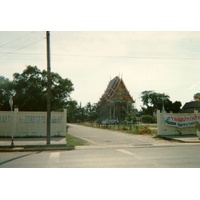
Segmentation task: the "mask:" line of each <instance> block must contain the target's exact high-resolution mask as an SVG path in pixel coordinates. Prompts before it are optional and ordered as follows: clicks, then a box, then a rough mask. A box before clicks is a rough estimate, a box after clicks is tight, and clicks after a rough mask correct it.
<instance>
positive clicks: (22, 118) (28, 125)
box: [0, 109, 67, 137]
mask: <svg viewBox="0 0 200 200" xmlns="http://www.w3.org/2000/svg"><path fill="white" fill-rule="evenodd" d="M66 116H67V112H66V110H64V112H52V113H51V136H57V135H60V136H65V135H66V121H67V120H66ZM46 121H47V113H46V112H19V111H18V109H15V111H13V112H11V111H1V112H0V136H3V137H11V135H12V133H13V136H14V137H26V136H36V137H37V136H38V137H40V136H42V137H44V136H46V132H47V131H46V130H47V123H46Z"/></svg>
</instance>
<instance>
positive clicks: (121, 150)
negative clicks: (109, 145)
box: [117, 149, 135, 156]
mask: <svg viewBox="0 0 200 200" xmlns="http://www.w3.org/2000/svg"><path fill="white" fill-rule="evenodd" d="M117 151H119V152H121V153H125V154H127V155H130V156H134V155H135V154H133V153H131V152H130V151H126V150H124V149H117Z"/></svg>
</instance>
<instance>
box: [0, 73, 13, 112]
mask: <svg viewBox="0 0 200 200" xmlns="http://www.w3.org/2000/svg"><path fill="white" fill-rule="evenodd" d="M12 90H13V84H12V82H11V81H10V80H9V79H7V78H5V77H3V76H0V110H5V111H6V110H10V105H9V97H10V95H11V94H12Z"/></svg>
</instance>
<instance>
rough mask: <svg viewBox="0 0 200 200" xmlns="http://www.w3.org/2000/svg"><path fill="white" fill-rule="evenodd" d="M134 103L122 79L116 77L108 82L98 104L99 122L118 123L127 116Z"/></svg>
mask: <svg viewBox="0 0 200 200" xmlns="http://www.w3.org/2000/svg"><path fill="white" fill-rule="evenodd" d="M133 103H135V101H134V100H133V98H132V97H131V95H130V93H129V91H128V90H127V88H126V86H125V84H124V81H123V80H122V78H119V77H118V76H116V77H115V78H113V79H112V80H110V82H109V84H108V86H107V88H106V90H105V92H104V94H103V95H102V97H101V98H100V100H99V102H98V113H99V118H100V120H101V121H105V120H107V122H108V124H109V121H110V122H112V123H116V122H120V121H122V120H124V119H125V118H126V117H127V116H129V114H130V112H131V109H132V105H133Z"/></svg>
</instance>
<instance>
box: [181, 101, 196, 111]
mask: <svg viewBox="0 0 200 200" xmlns="http://www.w3.org/2000/svg"><path fill="white" fill-rule="evenodd" d="M195 110H198V112H200V101H191V102H187V103H185V105H184V106H183V108H182V109H181V111H180V113H194V111H195Z"/></svg>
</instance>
